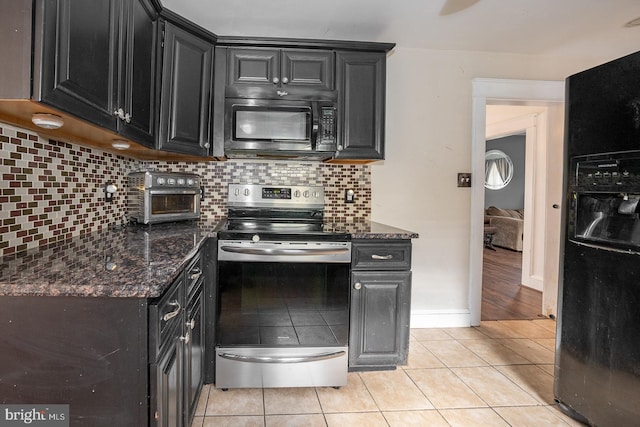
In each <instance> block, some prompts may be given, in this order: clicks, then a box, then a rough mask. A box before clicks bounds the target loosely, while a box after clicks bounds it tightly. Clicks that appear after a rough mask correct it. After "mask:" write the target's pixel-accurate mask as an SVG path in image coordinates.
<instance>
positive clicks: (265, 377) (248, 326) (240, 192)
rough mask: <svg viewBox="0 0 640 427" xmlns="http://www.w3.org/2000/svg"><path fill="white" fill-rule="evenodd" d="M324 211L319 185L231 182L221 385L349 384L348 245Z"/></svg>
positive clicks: (224, 246) (221, 309)
mask: <svg viewBox="0 0 640 427" xmlns="http://www.w3.org/2000/svg"><path fill="white" fill-rule="evenodd" d="M323 208H324V190H323V188H322V187H302V186H266V185H235V184H232V185H230V186H229V198H228V211H229V214H228V220H227V222H226V224H225V225H224V226H223V227H222V228H221V229H220V230H219V231H218V285H219V294H218V310H217V311H218V319H217V329H216V380H215V382H216V387H217V388H223V389H225V388H239V387H310V386H334V387H337V386H342V385H346V383H347V369H348V346H347V343H348V337H349V281H350V264H351V242H350V235H349V234H347V233H341V232H335V231H332V230H327V229H326V227H325V226H324V225H323Z"/></svg>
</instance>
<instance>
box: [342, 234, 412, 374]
mask: <svg viewBox="0 0 640 427" xmlns="http://www.w3.org/2000/svg"><path fill="white" fill-rule="evenodd" d="M410 268H411V243H410V242H405V241H399V242H398V241H382V240H381V241H375V240H368V241H363V242H358V241H354V242H353V260H352V269H353V272H352V274H351V315H350V316H351V318H350V322H351V323H350V335H349V370H351V371H358V370H378V369H395V368H396V366H397V365H402V364H405V363H406V362H407V356H408V353H409V320H410V315H411V271H410V270H409V269H410Z"/></svg>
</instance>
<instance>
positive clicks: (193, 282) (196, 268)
mask: <svg viewBox="0 0 640 427" xmlns="http://www.w3.org/2000/svg"><path fill="white" fill-rule="evenodd" d="M185 271H186V277H185V280H186V281H187V297H188V298H190V297H191V295H192V294H193V292H194V291H195V290H196V287H197V285H198V284H199V283H200V282H201V281H202V278H203V276H204V258H203V257H202V251H199V252H198V253H197V254H196V256H195V257H194V258H193V260H192V261H191V263H190V264H189V266H188V267H187V269H186V270H185Z"/></svg>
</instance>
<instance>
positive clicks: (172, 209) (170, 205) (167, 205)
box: [151, 194, 196, 215]
mask: <svg viewBox="0 0 640 427" xmlns="http://www.w3.org/2000/svg"><path fill="white" fill-rule="evenodd" d="M195 210H196V197H195V196H194V195H193V194H151V215H167V214H181V213H191V212H195Z"/></svg>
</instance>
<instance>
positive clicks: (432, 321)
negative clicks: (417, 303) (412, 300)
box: [411, 310, 471, 328]
mask: <svg viewBox="0 0 640 427" xmlns="http://www.w3.org/2000/svg"><path fill="white" fill-rule="evenodd" d="M470 325H471V315H470V313H469V310H415V311H411V327H412V328H457V327H469V326H470Z"/></svg>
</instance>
